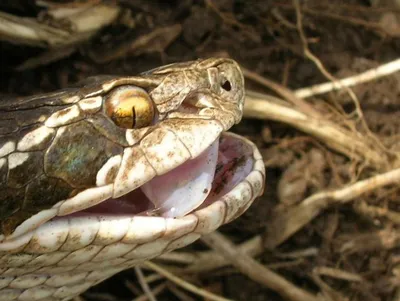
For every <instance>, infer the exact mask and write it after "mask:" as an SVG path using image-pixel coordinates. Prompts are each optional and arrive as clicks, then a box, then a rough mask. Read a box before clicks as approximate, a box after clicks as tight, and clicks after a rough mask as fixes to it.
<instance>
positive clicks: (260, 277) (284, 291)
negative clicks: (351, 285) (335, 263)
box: [201, 231, 321, 301]
mask: <svg viewBox="0 0 400 301" xmlns="http://www.w3.org/2000/svg"><path fill="white" fill-rule="evenodd" d="M201 239H202V240H203V241H204V242H205V243H206V244H207V245H208V246H210V247H211V248H213V249H215V250H216V251H218V252H219V253H220V254H221V255H222V256H223V257H225V258H227V259H229V261H230V262H231V264H232V265H233V266H235V267H236V268H237V269H238V270H239V271H240V272H241V273H243V274H245V275H246V276H248V277H249V278H251V279H253V280H254V281H256V282H258V283H260V284H262V285H265V286H266V287H268V288H270V289H273V290H274V291H276V292H278V293H279V294H280V295H281V296H283V297H284V298H286V299H287V300H291V301H305V300H307V301H321V300H319V299H318V298H317V297H316V296H314V295H312V294H310V293H309V292H307V291H305V290H302V289H301V288H298V287H296V286H295V285H293V284H292V283H290V282H289V281H287V280H286V279H284V278H283V277H281V276H280V275H278V274H276V273H274V272H272V271H271V270H269V269H267V268H266V267H264V266H263V265H262V264H260V263H258V262H257V261H256V260H254V259H253V258H251V257H250V256H248V255H246V254H245V253H242V252H240V251H239V250H238V249H237V248H235V245H234V244H233V243H231V242H230V241H229V240H228V239H226V238H225V237H224V236H223V235H222V234H220V233H219V232H217V231H216V232H213V233H211V234H208V235H206V236H203V237H202V238H201Z"/></svg>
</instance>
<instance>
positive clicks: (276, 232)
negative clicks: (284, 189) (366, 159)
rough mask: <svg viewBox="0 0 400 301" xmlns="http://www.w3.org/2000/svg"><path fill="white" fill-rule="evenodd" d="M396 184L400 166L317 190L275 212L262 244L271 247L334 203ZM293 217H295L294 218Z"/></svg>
mask: <svg viewBox="0 0 400 301" xmlns="http://www.w3.org/2000/svg"><path fill="white" fill-rule="evenodd" d="M399 183H400V168H398V169H394V170H391V171H389V172H386V173H383V174H379V175H376V176H373V177H371V178H368V179H366V180H362V181H358V182H356V183H354V184H352V185H348V186H346V187H344V188H340V189H337V190H333V191H322V192H318V193H316V194H314V195H312V196H310V197H308V198H306V199H305V200H304V201H302V202H301V203H300V204H299V205H297V206H295V207H292V208H290V209H287V210H286V211H285V212H283V213H281V214H279V213H277V214H276V215H275V216H274V217H273V218H272V220H271V222H270V223H269V225H268V227H267V229H268V230H267V231H268V235H266V240H265V245H266V246H267V247H268V248H271V249H273V248H275V247H276V246H278V245H279V244H281V243H282V242H284V241H286V240H287V239H288V238H289V237H290V236H292V235H293V234H294V233H296V232H297V231H298V230H300V229H301V228H303V227H304V226H305V225H307V224H308V223H309V222H311V220H312V219H314V218H315V217H316V216H318V215H319V214H320V213H321V212H322V211H323V210H324V209H326V208H328V207H329V206H331V205H333V204H343V203H347V202H350V201H352V200H354V199H356V198H357V197H359V196H361V195H362V194H365V193H368V192H371V191H374V190H376V189H378V188H381V187H384V186H387V185H391V184H397V185H398V184H399ZM294 216H295V217H296V218H293V217H294Z"/></svg>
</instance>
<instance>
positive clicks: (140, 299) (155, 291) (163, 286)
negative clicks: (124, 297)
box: [132, 282, 167, 301]
mask: <svg viewBox="0 0 400 301" xmlns="http://www.w3.org/2000/svg"><path fill="white" fill-rule="evenodd" d="M166 288H167V283H166V282H164V283H161V284H159V285H157V286H156V287H155V288H154V289H153V290H152V293H153V295H154V296H157V295H158V294H160V293H161V292H163V291H164V290H165V289H166ZM147 300H150V299H149V298H148V295H147V294H143V295H141V296H139V297H137V298H135V299H132V301H147Z"/></svg>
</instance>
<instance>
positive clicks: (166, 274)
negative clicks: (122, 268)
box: [143, 261, 232, 301]
mask: <svg viewBox="0 0 400 301" xmlns="http://www.w3.org/2000/svg"><path fill="white" fill-rule="evenodd" d="M143 265H144V266H146V267H148V268H150V269H152V270H153V271H155V272H157V273H159V274H161V275H163V276H164V277H165V278H167V279H168V280H170V281H172V282H174V283H175V284H176V285H178V286H180V287H182V288H184V289H186V290H188V291H190V292H192V293H194V294H196V295H199V296H202V297H204V298H207V299H208V300H212V301H232V299H227V298H224V297H220V296H217V295H215V294H213V293H210V292H208V291H206V290H203V289H201V288H199V287H197V286H195V285H193V284H191V283H189V282H187V281H185V280H183V279H182V278H180V277H178V276H175V275H174V274H172V273H170V272H169V271H167V270H165V269H163V268H162V267H160V266H159V265H156V264H155V263H152V262H150V261H146V262H145V263H144V264H143Z"/></svg>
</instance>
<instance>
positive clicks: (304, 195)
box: [0, 0, 400, 301]
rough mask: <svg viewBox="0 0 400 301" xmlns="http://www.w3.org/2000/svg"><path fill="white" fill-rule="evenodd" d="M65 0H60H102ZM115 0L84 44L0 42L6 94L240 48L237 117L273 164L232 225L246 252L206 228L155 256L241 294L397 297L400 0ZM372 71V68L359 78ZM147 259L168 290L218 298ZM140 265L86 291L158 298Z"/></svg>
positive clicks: (29, 5)
mask: <svg viewBox="0 0 400 301" xmlns="http://www.w3.org/2000/svg"><path fill="white" fill-rule="evenodd" d="M22 2H24V3H22ZM42 2H47V1H42ZM54 2H56V1H54ZM57 2H58V3H59V4H57V5H55V6H54V7H53V8H52V9H53V10H57V9H60V8H65V7H66V6H65V5H69V6H68V7H71V5H73V6H74V7H79V6H80V5H87V3H91V4H93V5H94V4H96V3H99V2H100V1H96V0H86V1H75V2H74V3H72V4H71V3H68V4H60V3H64V2H65V3H67V2H72V1H57ZM108 3H110V5H114V6H118V8H119V12H118V16H117V17H116V18H115V19H113V20H112V21H111V22H109V24H107V25H106V26H104V27H103V28H100V29H97V30H96V32H95V33H94V34H92V35H90V36H85V37H83V38H82V37H81V38H80V39H78V40H77V41H76V42H74V43H69V44H66V45H61V46H60V42H58V44H57V43H55V44H53V45H51V46H49V45H50V44H51V43H49V42H48V40H46V39H45V38H43V40H44V41H42V40H41V41H29V42H27V41H19V42H18V43H15V40H13V39H12V38H7V39H8V40H10V41H13V43H10V42H7V41H2V42H0V49H1V50H0V56H1V57H0V59H1V66H2V67H1V69H2V70H1V81H0V93H1V94H7V95H10V94H11V95H30V94H35V93H40V92H46V91H52V90H55V89H60V88H65V87H67V86H68V85H71V84H73V83H75V82H77V81H79V80H82V79H84V78H86V77H88V76H91V75H98V74H115V75H132V74H137V73H139V72H141V71H145V70H148V69H151V68H154V67H156V66H159V65H163V64H168V63H172V62H177V61H186V60H192V59H196V58H198V57H211V56H223V57H231V58H233V59H235V60H237V61H238V62H239V63H240V65H241V66H242V67H243V70H244V72H245V78H246V88H247V91H248V93H249V94H248V99H247V105H246V110H245V115H244V119H243V121H242V123H241V124H239V125H237V126H235V127H234V129H233V131H235V132H237V133H240V134H242V135H245V136H247V137H249V138H251V139H252V140H253V141H255V143H256V144H257V145H258V147H259V148H260V150H261V152H262V155H263V157H264V161H265V165H266V169H267V180H266V189H265V193H264V195H263V196H262V197H260V198H259V199H258V200H256V201H255V203H254V204H253V206H252V207H251V208H250V209H249V210H248V211H247V212H246V213H245V214H244V215H243V216H242V217H240V218H239V219H238V220H236V221H235V222H233V223H231V224H229V225H226V226H224V227H222V228H221V229H220V233H222V234H223V235H224V236H223V238H222V239H227V240H228V243H231V244H232V243H234V244H236V246H237V247H236V248H235V250H234V252H239V253H238V254H237V255H238V256H239V257H240V258H241V260H238V262H235V263H234V264H233V265H232V263H230V262H229V260H228V261H227V260H225V261H223V260H222V259H221V258H220V257H218V256H216V253H215V252H217V251H214V253H210V252H207V251H208V250H209V248H208V247H207V246H206V245H205V244H204V242H201V241H199V242H196V243H194V244H193V245H191V246H190V247H187V248H185V249H182V250H179V251H177V252H174V253H172V254H173V255H176V256H175V257H174V256H169V257H165V258H161V259H159V260H156V261H154V262H155V263H157V264H159V265H160V266H162V267H164V268H168V269H169V271H170V272H172V273H173V274H174V275H176V276H179V277H181V278H182V279H185V280H186V281H188V282H190V283H192V284H194V285H196V286H197V287H198V288H200V289H204V290H207V291H209V292H212V293H213V294H215V295H219V296H223V297H224V298H228V299H231V300H260V301H261V300H268V301H282V300H298V301H300V300H304V301H306V300H354V301H355V300H357V301H364V300H365V301H369V300H371V301H378V300H385V301H386V300H388V301H389V300H390V301H392V300H393V301H395V300H400V252H399V251H400V191H399V183H400V171H399V169H398V168H399V167H400V160H399V159H400V155H399V154H400V142H399V141H400V73H399V72H398V71H397V72H396V70H399V64H400V62H399V53H400V4H397V6H396V3H398V1H397V2H396V1H394V0H393V1H392V0H387V1H385V0H370V1H367V0H364V1H361V0H359V1H357V0H344V1H328V0H319V1H316V0H309V1H284V0H282V1H243V0H242V1H241V0H214V1H212V0H204V1H193V0H183V1H169V2H167V1H144V0H125V1H123V0H121V1H109V2H108ZM0 10H1V11H3V12H7V13H11V14H13V15H14V16H19V17H33V18H36V19H37V20H39V21H40V22H42V23H43V24H46V25H49V26H53V27H54V28H59V29H60V30H62V31H63V32H64V31H66V32H68V33H70V34H71V35H73V34H74V32H75V30H76V28H74V26H71V23H69V21H68V20H65V19H57V18H55V17H54V16H52V15H51V14H50V8H45V7H39V6H37V5H36V4H35V1H33V0H32V1H2V3H0ZM0 17H1V18H3V17H2V16H0ZM27 44H29V45H27ZM61 44H62V43H61ZM389 63H391V64H389ZM388 64H389V65H388ZM375 68H379V69H375ZM385 68H386V69H385ZM390 68H392V69H390ZM382 69H383V70H386V73H387V74H386V75H385V76H381V73H379V72H383V71H382ZM368 70H375V71H374V72H370V73H369V78H368V79H367V80H366V81H365V82H364V83H360V82H358V81H360V80H361V79H360V77H357V75H360V74H362V73H363V72H366V71H368ZM387 70H389V71H387ZM342 78H350V79H349V80H348V83H350V85H351V86H350V87H349V88H347V87H344V86H343V85H341V86H340V85H339V88H338V89H337V90H336V91H334V89H332V87H331V88H329V87H328V88H327V90H325V91H322V92H318V90H317V89H316V88H314V89H309V88H310V87H311V86H313V85H317V84H321V83H331V82H333V81H335V80H337V79H342ZM254 92H259V93H262V94H255V93H254ZM239 246H240V247H239ZM219 252H222V251H221V250H219ZM245 253H246V254H247V255H243V254H245ZM223 257H226V258H228V257H227V256H224V255H223ZM252 258H254V259H255V260H253V259H252ZM143 273H144V274H145V275H147V276H149V277H148V279H147V280H148V281H149V285H150V286H151V288H152V289H154V292H155V293H157V297H156V298H157V300H159V301H161V300H217V299H212V298H211V297H209V298H204V297H200V296H199V295H197V294H195V293H193V292H189V291H188V290H186V289H184V288H182V286H181V283H180V282H174V281H171V280H165V278H163V277H160V276H159V275H158V274H157V273H155V272H153V271H149V270H148V269H143ZM263 273H265V274H264V275H266V277H263V276H262V275H263ZM271 273H272V274H271ZM136 275H137V274H136V273H135V271H134V270H127V271H124V272H122V273H120V274H118V275H116V276H115V277H113V278H111V279H109V280H107V281H105V282H104V283H101V284H99V285H97V286H96V287H93V288H92V289H90V290H89V291H88V292H86V293H85V294H84V295H83V296H82V297H81V299H77V300H88V301H94V300H96V301H125V300H126V301H127V300H147V299H146V297H143V296H142V294H143V290H142V288H141V287H140V285H139V284H138V281H137V276H136ZM275 276H276V277H278V278H274V277H275ZM220 300H226V299H220Z"/></svg>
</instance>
